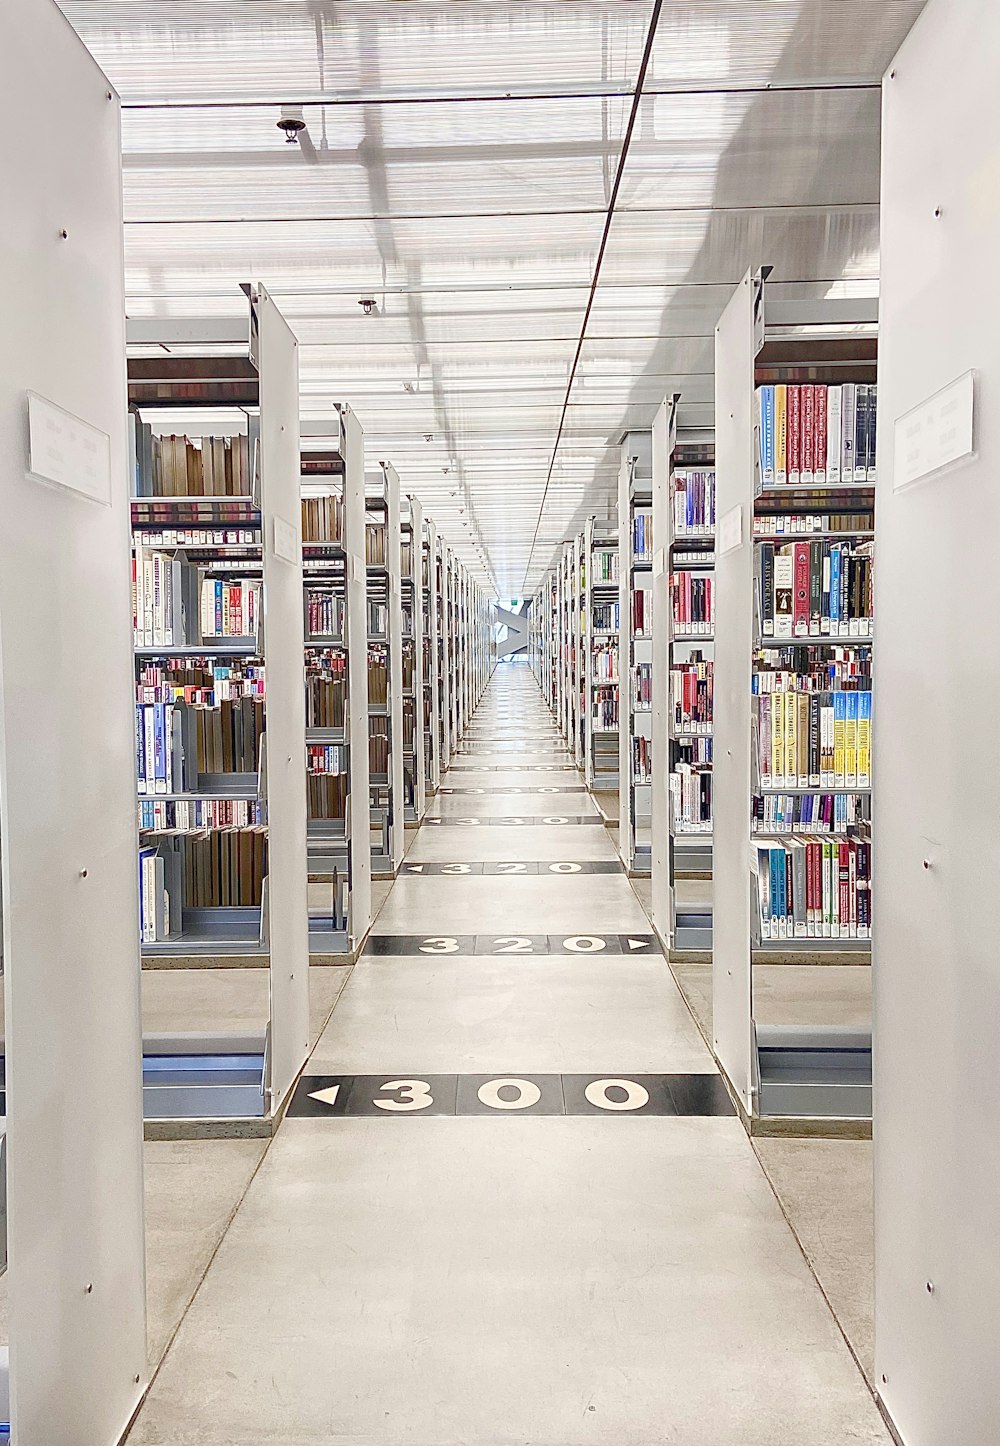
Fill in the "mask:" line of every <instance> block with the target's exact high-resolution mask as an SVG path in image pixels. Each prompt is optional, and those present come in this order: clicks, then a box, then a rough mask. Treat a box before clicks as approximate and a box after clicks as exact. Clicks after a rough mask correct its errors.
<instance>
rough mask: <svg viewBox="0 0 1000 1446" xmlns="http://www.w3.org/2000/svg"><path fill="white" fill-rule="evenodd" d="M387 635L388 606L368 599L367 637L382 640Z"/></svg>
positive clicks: (385, 603)
mask: <svg viewBox="0 0 1000 1446" xmlns="http://www.w3.org/2000/svg"><path fill="white" fill-rule="evenodd" d="M388 633H389V604H388V603H387V602H378V601H376V600H375V599H374V598H369V599H368V636H369V637H370V638H384V637H387V636H388Z"/></svg>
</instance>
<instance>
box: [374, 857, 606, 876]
mask: <svg viewBox="0 0 1000 1446" xmlns="http://www.w3.org/2000/svg"><path fill="white" fill-rule="evenodd" d="M623 871H624V865H623V864H622V861H621V859H581V860H579V861H577V862H573V861H571V860H549V859H521V860H519V861H518V862H517V863H512V862H492V863H484V862H477V863H457V862H456V863H447V862H444V863H442V862H438V861H437V860H434V861H432V862H427V863H408V862H407V861H406V860H405V859H404V860H403V864H402V866H401V868H400V870H399V876H400V878H403V877H410V876H411V875H413V876H415V877H416V878H421V877H423V878H432V877H437V876H439V875H442V874H443V875H445V877H447V878H456V879H461V878H482V876H483V875H484V874H485V875H487V876H490V877H493V876H496V877H497V878H524V877H525V876H526V875H530V876H532V877H535V876H537V875H538V874H552V875H553V876H554V877H556V878H559V877H563V876H565V877H567V878H573V877H574V876H575V875H577V874H620V873H622V872H623Z"/></svg>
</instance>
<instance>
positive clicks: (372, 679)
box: [368, 646, 389, 708]
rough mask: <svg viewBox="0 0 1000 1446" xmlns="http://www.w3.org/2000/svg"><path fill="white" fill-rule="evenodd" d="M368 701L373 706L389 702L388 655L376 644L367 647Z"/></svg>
mask: <svg viewBox="0 0 1000 1446" xmlns="http://www.w3.org/2000/svg"><path fill="white" fill-rule="evenodd" d="M368 703H369V706H370V707H374V708H385V707H387V706H388V703H389V655H388V653H387V652H386V649H385V648H382V647H378V646H375V647H369V649H368Z"/></svg>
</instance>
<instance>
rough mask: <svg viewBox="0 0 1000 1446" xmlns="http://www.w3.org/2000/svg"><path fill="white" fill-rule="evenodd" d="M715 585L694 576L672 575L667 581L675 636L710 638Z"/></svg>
mask: <svg viewBox="0 0 1000 1446" xmlns="http://www.w3.org/2000/svg"><path fill="white" fill-rule="evenodd" d="M713 591H714V581H713V579H712V577H711V576H708V575H705V574H702V573H694V572H675V573H673V574H672V575H671V578H670V598H671V606H672V608H673V614H674V631H675V632H676V633H684V634H689V635H690V634H693V635H695V636H701V637H707V636H710V635H711V633H712V631H713V629H714V627H715V610H714V606H713Z"/></svg>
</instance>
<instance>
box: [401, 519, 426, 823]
mask: <svg viewBox="0 0 1000 1446" xmlns="http://www.w3.org/2000/svg"><path fill="white" fill-rule="evenodd" d="M399 525H400V539H401V540H400V549H401V557H400V581H401V589H402V593H401V596H402V639H403V650H402V652H403V790H404V819H405V823H406V824H407V825H408V826H412V827H414V828H416V827H417V825H418V824H419V823H420V820H421V819H422V818H423V816H424V813H425V812H426V808H427V764H426V761H425V748H426V728H425V717H424V709H425V702H426V697H425V689H424V667H425V664H426V648H425V644H424V617H425V612H424V584H423V578H424V551H423V540H424V512H423V508H422V507H421V505H420V503H419V501H418V500H417V499H416V498H415V497H405V498H403V500H402V502H401V504H400V523H399Z"/></svg>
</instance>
